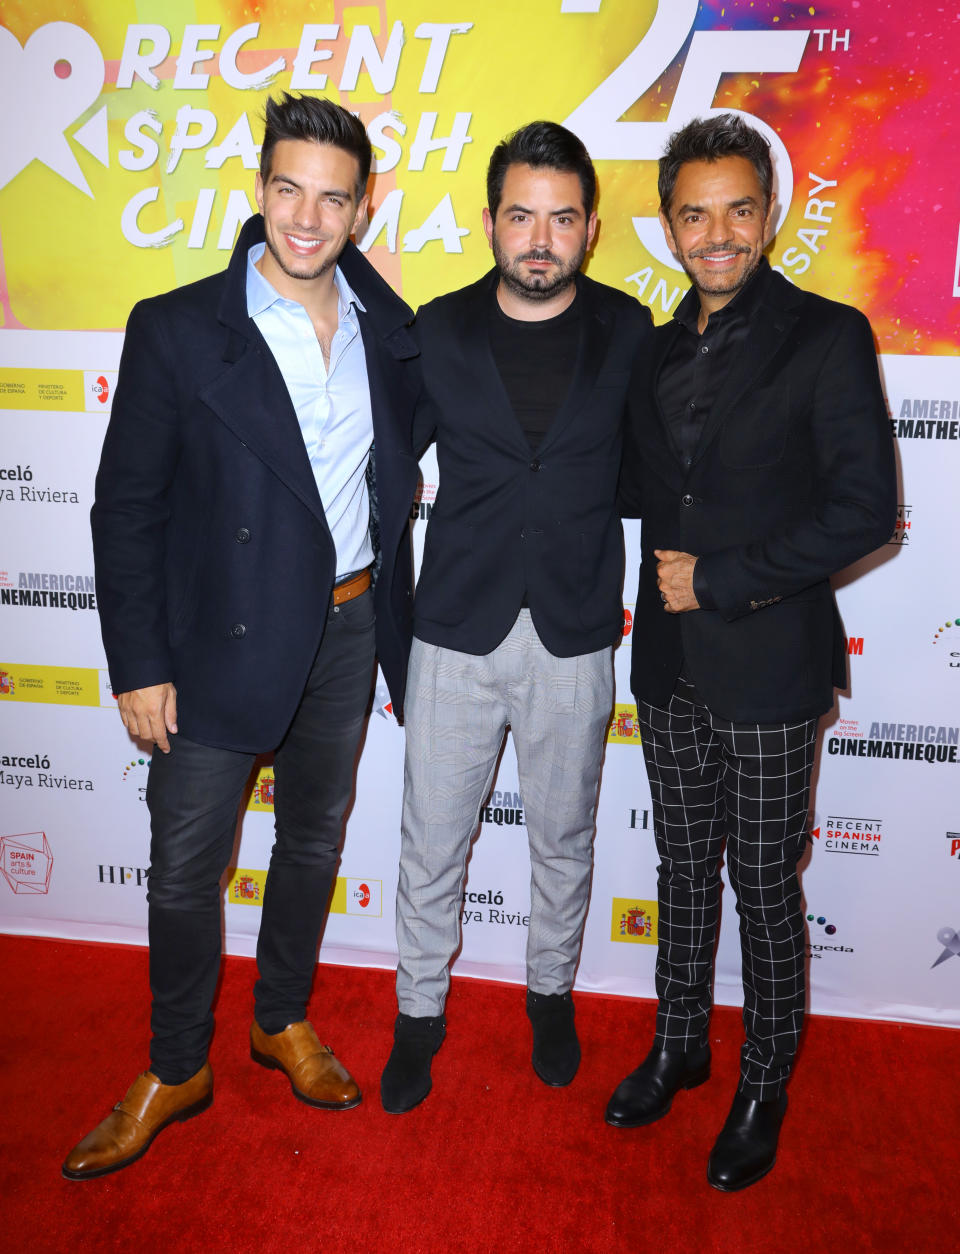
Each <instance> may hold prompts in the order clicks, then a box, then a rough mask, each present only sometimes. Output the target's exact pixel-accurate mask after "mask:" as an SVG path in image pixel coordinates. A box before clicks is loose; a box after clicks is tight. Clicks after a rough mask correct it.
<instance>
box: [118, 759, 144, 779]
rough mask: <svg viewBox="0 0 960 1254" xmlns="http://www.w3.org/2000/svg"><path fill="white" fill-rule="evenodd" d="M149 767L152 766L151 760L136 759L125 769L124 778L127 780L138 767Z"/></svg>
mask: <svg viewBox="0 0 960 1254" xmlns="http://www.w3.org/2000/svg"><path fill="white" fill-rule="evenodd" d="M149 765H150V759H149V758H134V759H133V761H132V762H129V763H128V764H127V765H126V766H125V767H124V768H123V778H124V779H126V778H127V777H128V776H129V774H130V772H131V771H135V770H136V769H137V767H138V766H149Z"/></svg>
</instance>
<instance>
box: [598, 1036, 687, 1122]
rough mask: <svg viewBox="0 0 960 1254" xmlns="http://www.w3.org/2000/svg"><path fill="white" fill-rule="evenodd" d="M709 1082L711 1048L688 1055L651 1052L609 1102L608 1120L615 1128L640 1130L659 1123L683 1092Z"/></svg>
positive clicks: (655, 1046)
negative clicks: (676, 1097)
mask: <svg viewBox="0 0 960 1254" xmlns="http://www.w3.org/2000/svg"><path fill="white" fill-rule="evenodd" d="M709 1079H710V1046H709V1045H703V1046H701V1047H700V1048H699V1049H695V1050H691V1051H689V1052H688V1053H683V1052H679V1053H678V1052H674V1051H672V1050H666V1049H660V1048H659V1046H657V1045H654V1047H653V1049H651V1051H650V1053H649V1054H647V1056H646V1058H645V1059H644V1060H643V1062H642V1063H641V1064H640V1066H639V1067H637V1069H636V1071H631V1072H630V1074H629V1075H628V1076H627V1077H626V1079H625V1080H621V1081H620V1083H619V1084H618V1085H617V1087H616V1089H615V1090H614V1094H613V1096H612V1097H611V1098H610V1101H609V1102H608V1103H607V1113H606V1120H607V1123H612V1124H613V1126H614V1127H615V1128H640V1127H642V1126H643V1125H644V1124H647V1123H656V1121H657V1120H658V1119H662V1118H663V1116H664V1115H665V1114H666V1113H667V1111H668V1110H669V1109H670V1106H671V1105H672V1103H673V1099H674V1097H675V1096H676V1095H677V1093H678V1092H679V1091H680V1089H695V1088H696V1087H697V1085H698V1084H703V1083H705V1082H706V1081H707V1080H709Z"/></svg>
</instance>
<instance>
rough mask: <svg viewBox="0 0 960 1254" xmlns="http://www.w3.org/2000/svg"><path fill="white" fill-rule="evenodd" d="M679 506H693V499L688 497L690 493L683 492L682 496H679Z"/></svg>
mask: <svg viewBox="0 0 960 1254" xmlns="http://www.w3.org/2000/svg"><path fill="white" fill-rule="evenodd" d="M680 504H681V505H692V504H693V497H692V496H691V495H690V493H689V492H684V494H683V496H681V498H680Z"/></svg>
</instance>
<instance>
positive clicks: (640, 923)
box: [610, 897, 657, 945]
mask: <svg viewBox="0 0 960 1254" xmlns="http://www.w3.org/2000/svg"><path fill="white" fill-rule="evenodd" d="M610 939H611V940H612V941H624V942H626V943H627V944H631V945H655V944H656V943H657V903H656V902H655V901H638V900H637V898H635V897H614V899H613V910H612V912H611V921H610Z"/></svg>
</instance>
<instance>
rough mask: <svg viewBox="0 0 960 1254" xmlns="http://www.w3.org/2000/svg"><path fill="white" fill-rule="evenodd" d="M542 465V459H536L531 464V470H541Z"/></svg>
mask: <svg viewBox="0 0 960 1254" xmlns="http://www.w3.org/2000/svg"><path fill="white" fill-rule="evenodd" d="M540 464H541V463H540V458H539V457H535V458H534V459H533V461H532V462H531V463H530V469H531V470H539V469H540Z"/></svg>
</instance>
